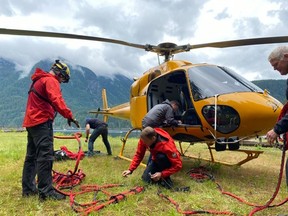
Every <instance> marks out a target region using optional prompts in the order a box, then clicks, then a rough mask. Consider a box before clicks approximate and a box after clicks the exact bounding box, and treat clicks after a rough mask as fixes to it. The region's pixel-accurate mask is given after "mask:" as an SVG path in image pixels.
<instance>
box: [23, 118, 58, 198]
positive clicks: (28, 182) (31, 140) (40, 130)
mask: <svg viewBox="0 0 288 216" xmlns="http://www.w3.org/2000/svg"><path fill="white" fill-rule="evenodd" d="M26 130H27V132H28V135H27V141H28V143H27V151H26V157H25V161H24V167H23V174H22V192H23V193H29V192H32V191H35V190H36V181H35V177H36V174H37V178H38V191H39V194H40V195H44V196H47V195H49V194H50V193H51V192H53V190H54V189H53V186H52V166H53V159H54V156H53V154H54V146H53V127H52V121H47V122H45V123H42V124H40V125H37V126H34V127H30V128H26Z"/></svg>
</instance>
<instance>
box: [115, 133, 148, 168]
mask: <svg viewBox="0 0 288 216" xmlns="http://www.w3.org/2000/svg"><path fill="white" fill-rule="evenodd" d="M134 130H141V129H140V128H132V129H130V130H129V131H127V133H126V134H125V137H124V138H122V139H121V141H122V147H121V150H120V153H119V155H118V157H119V158H121V159H124V160H127V161H132V159H131V158H127V157H125V156H123V152H124V149H125V145H126V142H127V140H128V137H129V135H130V134H131V132H132V131H134ZM140 165H141V166H144V167H146V164H144V163H140Z"/></svg>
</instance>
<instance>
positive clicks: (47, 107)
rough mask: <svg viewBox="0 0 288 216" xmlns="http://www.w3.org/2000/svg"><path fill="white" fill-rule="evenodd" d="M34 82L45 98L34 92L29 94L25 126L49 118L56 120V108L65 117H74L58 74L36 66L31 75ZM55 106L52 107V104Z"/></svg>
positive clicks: (31, 125)
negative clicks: (62, 91)
mask: <svg viewBox="0 0 288 216" xmlns="http://www.w3.org/2000/svg"><path fill="white" fill-rule="evenodd" d="M31 79H32V81H36V82H35V83H34V89H35V90H36V91H37V92H38V93H39V94H40V95H41V96H42V97H43V98H45V99H47V100H48V101H50V103H49V102H48V101H45V100H43V98H40V97H39V96H37V95H36V93H34V92H30V93H29V95H28V100H27V105H26V113H25V117H24V121H23V127H33V126H36V125H39V124H41V123H43V122H46V121H48V120H52V121H53V120H54V117H55V116H54V114H55V110H56V111H57V112H59V113H60V114H61V115H62V116H63V117H64V118H67V119H69V118H72V117H73V115H72V112H71V110H70V109H69V108H68V107H67V106H66V104H65V101H64V99H63V97H62V93H61V89H60V83H59V81H58V79H57V77H56V76H54V75H52V74H50V73H47V72H45V71H43V70H41V69H40V68H36V70H35V73H34V74H33V75H32V76H31ZM51 104H52V105H53V107H54V108H55V110H54V108H53V107H52V105H51Z"/></svg>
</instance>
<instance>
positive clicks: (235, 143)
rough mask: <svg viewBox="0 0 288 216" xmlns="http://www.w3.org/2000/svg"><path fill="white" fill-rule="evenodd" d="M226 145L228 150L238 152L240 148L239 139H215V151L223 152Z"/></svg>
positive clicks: (234, 137)
mask: <svg viewBox="0 0 288 216" xmlns="http://www.w3.org/2000/svg"><path fill="white" fill-rule="evenodd" d="M227 145H228V149H229V150H232V151H233V150H238V149H239V148H240V142H239V138H238V137H236V136H233V137H229V138H228V139H226V138H225V137H220V138H217V139H216V142H215V150H216V151H225V150H226V147H227Z"/></svg>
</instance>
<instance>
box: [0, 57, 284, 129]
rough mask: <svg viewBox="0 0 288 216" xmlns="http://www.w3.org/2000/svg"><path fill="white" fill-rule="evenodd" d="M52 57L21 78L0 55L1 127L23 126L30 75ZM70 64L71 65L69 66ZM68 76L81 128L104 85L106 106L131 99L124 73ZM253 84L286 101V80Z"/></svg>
mask: <svg viewBox="0 0 288 216" xmlns="http://www.w3.org/2000/svg"><path fill="white" fill-rule="evenodd" d="M52 63H53V62H52V61H51V60H42V61H40V62H37V63H36V64H35V65H34V66H33V68H31V71H30V73H29V75H28V76H26V77H24V78H21V77H22V76H21V75H22V73H23V72H22V71H19V70H17V69H16V65H15V64H14V63H13V62H11V61H8V60H6V59H3V58H0V76H1V79H0V86H1V91H0V100H1V103H0V128H7V127H9V128H19V127H21V125H22V121H23V117H24V113H25V107H26V100H27V95H28V90H29V87H30V85H31V79H30V77H31V75H32V73H33V72H34V70H35V68H36V67H40V68H42V69H43V70H45V71H49V69H50V67H51V65H52ZM69 66H70V65H69ZM70 70H71V79H70V81H69V83H68V84H61V88H62V93H63V97H64V99H65V101H66V104H67V105H68V107H69V108H71V110H72V111H73V114H74V116H75V117H76V118H77V120H78V121H79V122H80V124H81V126H82V127H84V121H85V118H86V117H88V116H89V117H91V116H93V115H91V114H89V111H91V110H95V109H97V108H98V107H102V96H101V94H102V93H101V91H102V88H106V92H107V98H108V105H109V106H110V107H112V106H114V105H118V104H121V103H125V102H128V101H129V98H130V94H129V93H130V86H131V84H132V83H133V81H132V80H131V79H129V78H128V77H125V76H123V75H119V74H118V75H115V76H113V77H110V78H109V77H105V76H97V75H96V74H95V73H94V72H93V71H91V70H90V69H89V68H86V67H83V66H80V65H77V66H70ZM253 83H254V84H256V85H257V86H259V87H260V88H262V89H267V90H268V91H269V92H270V94H271V95H272V96H273V97H275V98H276V99H278V100H279V101H280V102H282V103H285V101H286V98H285V92H286V80H257V81H253ZM108 123H109V127H110V128H129V127H130V126H131V125H130V122H129V121H123V120H119V119H114V118H109V120H108ZM67 127H68V126H67V122H66V120H65V119H64V118H63V117H62V116H61V115H59V114H58V115H57V117H56V119H55V125H54V128H67Z"/></svg>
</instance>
